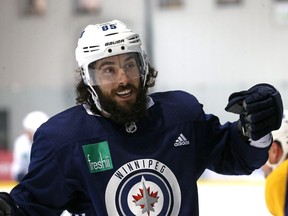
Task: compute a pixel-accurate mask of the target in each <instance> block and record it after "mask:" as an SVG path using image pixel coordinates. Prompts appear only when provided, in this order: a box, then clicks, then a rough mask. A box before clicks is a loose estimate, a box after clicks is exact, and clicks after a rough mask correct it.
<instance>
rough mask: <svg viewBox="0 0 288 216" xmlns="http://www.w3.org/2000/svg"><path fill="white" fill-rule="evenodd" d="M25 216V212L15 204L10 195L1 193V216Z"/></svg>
mask: <svg viewBox="0 0 288 216" xmlns="http://www.w3.org/2000/svg"><path fill="white" fill-rule="evenodd" d="M24 215H25V214H24V212H23V211H22V210H21V209H20V208H19V207H18V206H17V205H16V204H15V203H14V201H13V200H12V199H11V197H10V195H9V194H8V193H5V192H0V216H24Z"/></svg>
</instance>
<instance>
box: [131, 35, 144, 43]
mask: <svg viewBox="0 0 288 216" xmlns="http://www.w3.org/2000/svg"><path fill="white" fill-rule="evenodd" d="M128 40H129V41H130V43H140V42H141V41H140V38H139V35H133V36H132V37H130V38H128Z"/></svg>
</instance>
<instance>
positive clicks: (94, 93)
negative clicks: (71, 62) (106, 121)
mask: <svg viewBox="0 0 288 216" xmlns="http://www.w3.org/2000/svg"><path fill="white" fill-rule="evenodd" d="M88 86H89V88H88V91H89V92H90V94H91V96H92V99H93V101H94V104H95V105H96V107H97V109H98V110H99V111H100V112H101V113H103V114H104V115H105V116H106V117H109V116H110V113H108V112H107V111H105V110H104V109H102V107H101V105H100V102H99V98H98V95H97V93H96V91H95V89H94V88H93V87H92V86H91V85H90V84H89V85H88Z"/></svg>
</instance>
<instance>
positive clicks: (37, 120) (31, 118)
mask: <svg viewBox="0 0 288 216" xmlns="http://www.w3.org/2000/svg"><path fill="white" fill-rule="evenodd" d="M48 118H49V117H48V115H47V114H46V113H44V112H42V111H32V112H30V113H28V114H27V115H26V116H25V117H24V119H23V122H22V126H23V129H24V132H23V133H22V134H21V135H20V136H18V137H17V138H16V140H15V143H14V148H13V161H12V166H11V177H12V179H14V180H16V181H20V180H21V179H22V178H23V177H24V176H25V175H26V173H27V172H28V166H29V163H30V152H31V147H32V142H33V136H34V133H35V132H36V130H37V128H38V127H39V126H40V125H41V124H43V123H44V122H46V121H47V120H48Z"/></svg>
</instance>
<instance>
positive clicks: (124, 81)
mask: <svg viewBox="0 0 288 216" xmlns="http://www.w3.org/2000/svg"><path fill="white" fill-rule="evenodd" d="M128 81H129V77H128V76H127V74H126V73H125V71H124V70H123V68H120V69H119V71H118V82H119V84H124V85H125V84H127V83H128Z"/></svg>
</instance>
